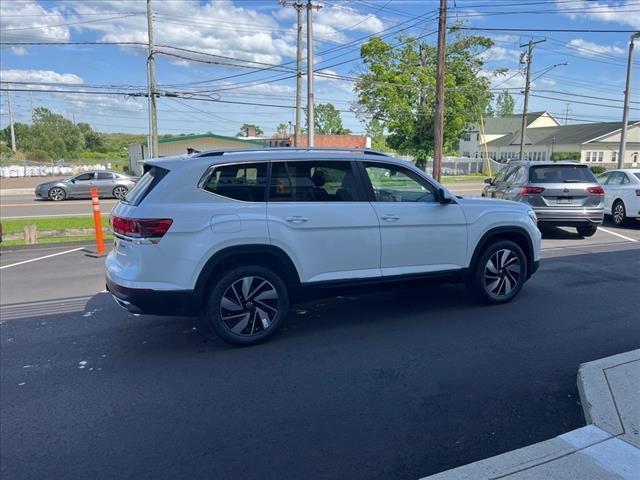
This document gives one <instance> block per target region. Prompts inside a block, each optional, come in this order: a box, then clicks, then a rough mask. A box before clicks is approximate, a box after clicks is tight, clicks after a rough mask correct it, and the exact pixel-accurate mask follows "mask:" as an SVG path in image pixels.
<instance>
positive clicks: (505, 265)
mask: <svg viewBox="0 0 640 480" xmlns="http://www.w3.org/2000/svg"><path fill="white" fill-rule="evenodd" d="M505 252H506V254H507V256H506V257H504V262H502V260H503V257H502V256H503V255H505ZM490 261H491V264H492V265H493V267H494V269H495V272H494V271H492V269H491V268H490V266H489V262H490ZM496 267H497V268H496ZM526 279H527V258H526V256H525V254H524V252H523V251H522V249H521V248H520V247H519V246H518V244H516V243H514V242H512V241H510V240H497V241H495V242H493V243H491V244H490V245H489V246H487V247H486V248H485V249H484V251H483V252H482V254H481V255H480V258H478V262H477V263H476V267H475V272H474V273H473V280H472V282H471V288H472V290H473V292H474V293H475V295H476V296H477V297H478V299H479V300H481V301H482V302H484V303H487V304H491V305H496V304H500V303H505V302H508V301H510V300H512V299H513V298H514V297H515V296H516V295H517V294H518V292H520V290H521V289H522V286H523V285H524V282H525V281H526Z"/></svg>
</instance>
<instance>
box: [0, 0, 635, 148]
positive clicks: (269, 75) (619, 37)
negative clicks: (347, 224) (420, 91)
mask: <svg viewBox="0 0 640 480" xmlns="http://www.w3.org/2000/svg"><path fill="white" fill-rule="evenodd" d="M317 3H319V4H321V5H322V6H323V8H322V9H321V10H320V11H319V12H318V13H317V14H315V21H314V26H315V31H314V33H315V35H314V37H315V53H316V59H315V66H316V69H318V68H322V69H323V70H322V71H323V74H322V75H321V76H318V77H317V78H316V102H317V103H325V102H331V103H333V104H334V105H335V106H336V107H337V108H338V109H340V110H344V111H345V112H343V113H342V116H343V121H344V124H345V126H346V127H347V128H350V129H351V130H352V131H353V132H355V133H360V132H363V131H364V125H362V124H361V123H360V122H359V121H358V119H357V118H356V117H355V115H354V114H353V113H351V112H349V111H348V110H349V108H350V103H351V102H352V101H353V100H354V98H355V97H354V94H353V92H352V90H351V86H352V84H351V82H350V81H349V80H348V79H344V78H343V77H345V76H347V77H353V76H354V75H356V74H357V73H358V71H359V69H360V68H361V65H360V62H359V60H358V55H359V46H360V44H361V43H362V41H363V40H362V39H363V38H366V37H367V36H368V35H373V34H376V33H378V34H380V35H389V36H388V37H386V39H387V40H388V41H391V42H395V41H396V40H395V39H394V35H393V33H394V32H399V31H400V30H402V33H403V34H414V35H424V34H428V33H430V32H433V31H435V29H436V28H437V17H436V15H437V13H436V12H437V7H438V2H437V1H435V0H391V1H388V0H325V1H321V2H320V1H319V2H317ZM0 5H1V7H0V8H1V11H0V22H1V28H2V42H82V41H88V42H133V43H144V42H146V41H147V28H146V14H145V8H146V3H145V1H144V0H84V1H81V0H74V1H54V0H39V1H38V0H25V1H23V0H13V1H11V2H10V1H3V2H2V3H1V4H0ZM449 7H450V8H449V20H450V22H449V23H450V24H452V23H453V22H454V21H456V20H457V21H464V22H466V25H467V26H470V27H474V28H496V29H504V28H522V29H525V30H529V29H602V30H640V0H625V1H610V0H609V1H577V0H576V1H571V0H555V1H554V0H522V1H517V0H500V1H496V0H466V1H465V0H456V1H454V0H449ZM154 14H155V32H156V43H157V44H158V45H167V46H169V47H175V48H171V49H170V48H164V51H165V52H168V53H172V54H174V55H179V57H186V58H179V57H176V56H169V55H166V54H165V55H162V54H159V55H158V56H157V77H158V83H159V85H160V88H161V89H162V90H163V91H167V92H173V91H175V92H182V93H184V92H189V91H192V92H194V91H197V92H198V95H200V96H202V95H210V96H211V97H210V98H220V99H221V100H225V101H233V102H245V103H262V104H275V105H281V106H288V107H291V106H293V105H294V97H295V84H294V79H293V78H291V74H290V73H289V72H288V69H290V68H291V67H293V66H294V63H290V62H293V61H294V59H295V28H294V25H295V10H294V9H293V8H290V7H289V8H284V7H282V6H281V5H279V4H278V2H277V1H276V0H219V1H211V0H209V1H198V0H193V1H192V0H154ZM379 32H382V33H379ZM477 33H480V32H477ZM482 33H483V34H485V35H487V36H489V37H492V38H493V39H494V41H495V42H496V44H495V47H494V48H493V49H491V50H490V51H488V52H486V53H485V54H484V56H485V58H486V60H487V63H486V66H485V70H486V74H490V72H491V71H492V70H494V69H496V68H507V69H508V72H507V74H506V75H505V76H502V77H499V78H496V79H493V80H492V82H493V84H494V85H496V86H497V85H499V86H500V87H507V88H512V89H513V90H512V93H513V94H514V96H515V98H516V111H520V110H521V109H522V96H521V95H520V94H519V93H518V92H519V89H520V88H521V87H522V85H523V83H524V80H523V75H522V74H521V73H520V72H519V70H518V69H519V63H518V62H519V55H520V52H521V51H522V50H523V49H521V48H520V47H519V45H520V44H522V43H525V42H527V41H528V40H529V39H531V38H534V39H541V38H546V39H547V41H546V42H545V43H542V44H540V45H537V46H536V48H535V56H534V67H533V72H534V75H533V77H534V78H535V81H534V84H533V90H534V92H533V94H534V96H532V97H531V99H530V105H529V109H530V110H531V111H535V110H548V111H550V112H552V113H553V114H556V115H557V116H558V117H560V118H562V119H563V118H564V114H565V110H566V108H567V104H569V115H568V117H569V122H570V123H576V122H578V123H582V122H586V121H614V120H619V119H621V117H622V108H621V106H622V102H621V100H622V98H623V93H622V92H623V90H624V79H625V65H626V56H627V48H628V42H629V36H630V34H629V33H582V32H527V31H522V32H508V31H490V32H489V31H487V32H482ZM425 41H427V42H431V43H433V42H435V35H434V34H431V35H429V36H427V37H426V38H425ZM176 48H178V49H187V50H191V51H196V52H204V53H206V54H209V55H201V54H197V53H192V52H187V51H185V50H178V49H176ZM637 50H638V48H636V59H635V65H636V67H635V68H634V75H635V77H634V81H633V89H634V90H635V93H634V94H633V97H632V101H633V102H635V103H632V104H631V107H632V108H635V109H637V110H631V118H640V68H639V66H640V58H637V57H638V54H637ZM0 53H1V59H0V77H1V79H2V81H4V82H19V83H13V84H12V86H13V87H16V88H20V87H27V88H33V89H36V90H38V89H49V90H61V89H66V90H77V91H91V90H95V88H94V87H98V86H99V87H101V88H102V89H103V90H104V89H110V90H112V91H124V90H130V91H140V90H142V89H144V88H145V85H146V67H145V58H146V57H145V50H144V48H142V47H141V46H140V45H131V46H118V45H65V46H19V47H16V46H3V48H2V50H0ZM211 55H217V57H212V56H211ZM194 59H200V60H205V61H212V60H217V62H218V63H217V64H208V63H201V62H196V61H194ZM233 59H239V60H233ZM565 62H566V63H567V64H568V65H566V66H559V67H556V68H554V69H552V70H550V71H549V72H547V73H545V74H542V72H544V71H545V69H546V68H547V67H550V66H552V65H555V64H559V63H565ZM220 63H235V64H242V65H243V68H238V67H229V66H228V65H221V64H220ZM283 63H284V64H286V65H285V66H284V67H278V68H277V69H276V70H275V71H274V69H271V70H267V71H264V70H262V71H261V70H260V69H261V68H265V67H266V66H269V65H281V64H283ZM339 63H340V65H335V66H334V64H339ZM278 70H279V71H278ZM541 74H542V75H541ZM333 75H337V76H338V77H337V78H336V77H334V76H333ZM225 77H230V78H225ZM536 77H538V78H536ZM265 81H268V83H264V82H265ZM42 83H47V84H48V85H42ZM3 86H6V83H5V84H3ZM305 88H306V81H305ZM214 92H215V93H214ZM303 94H306V91H305V92H303ZM542 97H550V98H542ZM12 99H13V103H14V110H15V117H16V120H17V121H22V122H28V120H29V117H30V105H31V103H33V105H34V106H46V107H48V108H50V109H52V110H54V111H56V112H58V113H61V114H64V115H65V116H67V117H69V118H71V117H75V120H76V121H77V122H81V121H82V122H88V123H90V124H91V125H93V126H94V128H95V129H96V130H99V131H104V132H130V133H146V131H147V128H148V123H147V105H146V101H145V100H144V99H141V98H134V97H126V96H122V95H120V96H116V95H87V94H80V93H75V94H69V93H66V94H61V93H52V92H37V91H36V92H33V93H32V94H31V96H30V94H29V93H26V92H15V93H13V94H12ZM581 102H582V103H581ZM293 120H294V110H293V109H291V108H280V107H266V106H254V105H239V104H230V103H215V102H207V101H195V100H187V99H175V98H166V97H163V98H160V100H159V130H160V133H171V134H180V133H199V132H205V131H212V132H214V133H217V134H222V135H234V134H235V133H236V132H237V131H238V129H239V127H240V125H241V124H243V123H245V122H247V123H255V124H257V125H259V126H260V127H261V128H262V129H263V130H264V131H265V133H267V134H271V133H273V132H274V131H275V128H276V126H277V124H279V123H287V122H289V121H293ZM7 122H8V118H7V102H6V95H4V94H3V95H2V99H1V101H0V127H4V126H6V125H7Z"/></svg>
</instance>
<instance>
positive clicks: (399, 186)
mask: <svg viewBox="0 0 640 480" xmlns="http://www.w3.org/2000/svg"><path fill="white" fill-rule="evenodd" d="M365 170H366V172H367V176H368V177H369V180H370V181H371V186H372V187H373V192H374V195H375V199H376V202H436V201H437V198H438V197H437V195H436V189H435V187H434V186H433V185H431V184H430V183H429V182H427V181H426V180H425V179H423V178H421V177H420V176H419V175H418V174H416V173H414V172H412V171H411V170H409V169H406V168H402V167H396V166H395V165H394V166H391V165H380V164H375V163H370V164H366V165H365Z"/></svg>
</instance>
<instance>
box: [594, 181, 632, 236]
mask: <svg viewBox="0 0 640 480" xmlns="http://www.w3.org/2000/svg"><path fill="white" fill-rule="evenodd" d="M598 181H599V182H600V184H601V185H602V187H603V188H604V213H605V214H606V215H611V219H612V220H613V223H615V224H616V225H622V224H623V223H625V221H626V220H627V219H628V218H640V168H626V169H622V170H609V171H608V172H605V173H603V174H602V175H600V176H599V177H598Z"/></svg>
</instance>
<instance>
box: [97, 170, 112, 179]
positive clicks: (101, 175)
mask: <svg viewBox="0 0 640 480" xmlns="http://www.w3.org/2000/svg"><path fill="white" fill-rule="evenodd" d="M98 180H113V173H109V172H98Z"/></svg>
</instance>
